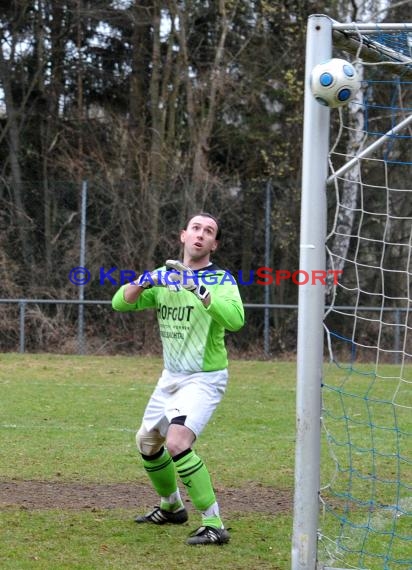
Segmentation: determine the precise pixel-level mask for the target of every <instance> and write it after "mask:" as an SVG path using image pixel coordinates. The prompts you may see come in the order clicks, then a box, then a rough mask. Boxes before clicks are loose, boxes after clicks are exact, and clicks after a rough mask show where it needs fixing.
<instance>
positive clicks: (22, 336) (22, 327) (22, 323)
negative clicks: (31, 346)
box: [19, 301, 26, 353]
mask: <svg viewBox="0 0 412 570" xmlns="http://www.w3.org/2000/svg"><path fill="white" fill-rule="evenodd" d="M25 313H26V301H19V352H20V353H23V352H24V349H25V342H26V338H25V332H26V331H25Z"/></svg>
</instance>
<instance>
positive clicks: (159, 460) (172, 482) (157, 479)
mask: <svg viewBox="0 0 412 570" xmlns="http://www.w3.org/2000/svg"><path fill="white" fill-rule="evenodd" d="M142 457H143V466H144V468H145V470H146V471H147V474H148V475H149V478H150V480H151V482H152V485H153V487H154V488H155V490H156V491H157V493H158V494H159V495H160V497H162V500H161V503H160V506H161V508H162V509H166V510H171V511H172V510H176V509H177V508H179V506H181V505H183V503H182V501H177V502H175V503H174V504H169V503H168V502H167V501H166V500H165V499H164V497H169V496H170V495H172V494H174V493H176V491H177V481H176V470H175V466H174V464H173V460H172V458H171V456H170V453H169V452H168V451H167V450H166V449H163V451H161V453H160V455H159V454H156V455H155V456H154V457H153V458H152V459H151V458H150V457H149V456H147V455H143V456H142Z"/></svg>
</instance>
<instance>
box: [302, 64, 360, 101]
mask: <svg viewBox="0 0 412 570" xmlns="http://www.w3.org/2000/svg"><path fill="white" fill-rule="evenodd" d="M360 86H361V82H360V80H359V76H358V73H357V71H356V69H355V68H354V67H353V65H352V64H351V63H349V61H346V60H345V59H339V58H333V59H328V60H327V61H324V62H323V63H319V64H318V65H316V66H315V67H314V68H313V70H312V73H311V75H310V88H311V91H312V93H313V96H314V97H315V99H316V101H318V103H320V104H321V105H325V106H326V107H332V108H335V107H342V106H343V105H347V104H348V103H349V102H350V101H352V99H354V98H355V96H356V93H357V92H358V91H359V89H360Z"/></svg>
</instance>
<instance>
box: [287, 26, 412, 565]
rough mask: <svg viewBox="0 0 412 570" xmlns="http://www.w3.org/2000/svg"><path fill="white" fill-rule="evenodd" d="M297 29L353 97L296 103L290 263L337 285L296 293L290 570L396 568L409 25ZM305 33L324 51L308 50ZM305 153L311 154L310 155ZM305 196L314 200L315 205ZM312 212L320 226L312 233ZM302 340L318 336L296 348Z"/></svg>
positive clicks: (406, 266) (403, 558) (407, 449)
mask: <svg viewBox="0 0 412 570" xmlns="http://www.w3.org/2000/svg"><path fill="white" fill-rule="evenodd" d="M310 20H311V19H310ZM311 26H312V32H311V31H310V29H309V31H308V52H309V53H307V56H308V61H307V65H308V67H309V68H310V69H311V68H312V67H313V65H315V64H316V63H318V62H319V60H320V58H323V59H327V58H328V57H331V56H332V55H333V56H334V57H342V58H344V59H348V60H350V61H351V62H352V63H353V64H355V66H356V67H357V69H358V71H359V74H360V76H361V79H362V90H361V92H360V93H359V95H358V97H357V98H356V99H355V101H353V102H352V103H351V104H350V105H349V106H347V107H344V108H341V109H340V110H338V109H335V110H332V111H329V110H325V109H322V108H321V109H317V108H316V107H315V106H313V104H312V102H311V101H310V96H311V95H310V94H306V95H305V123H306V124H305V134H304V151H303V152H304V159H303V160H304V167H303V171H304V172H303V183H302V228H301V230H302V231H301V234H302V235H301V267H302V268H303V269H305V270H308V271H310V270H313V269H322V268H326V269H331V270H334V271H335V272H336V270H339V272H340V277H339V280H338V282H337V283H334V282H332V281H331V282H329V283H328V282H327V283H326V286H325V287H323V290H322V288H321V287H319V288H318V290H317V291H309V287H307V286H305V287H303V286H302V287H301V288H300V289H302V290H301V291H300V298H299V339H300V340H299V341H298V388H297V444H296V473H295V507H294V534H293V545H292V568H293V570H303V569H305V570H309V569H310V570H313V569H315V568H317V569H337V568H338V569H342V568H345V569H349V568H351V569H369V570H378V569H379V570H383V569H385V570H401V569H402V570H406V569H411V568H412V313H411V306H412V305H411V303H412V255H411V254H412V140H411V139H412V25H411V24H409V25H408V24H406V25H390V24H385V25H381V26H379V25H372V24H364V25H362V24H359V25H358V26H356V27H355V26H354V25H350V24H349V25H348V24H346V25H343V24H337V23H336V22H333V21H332V22H331V21H329V20H328V19H325V17H324V16H316V17H312V21H311V23H310V25H309V28H310V27H311ZM319 26H320V27H321V28H322V27H323V29H324V47H319V46H318V45H317V46H316V48H313V47H310V45H309V42H310V41H311V40H310V38H309V35H310V34H311V33H312V35H313V34H314V35H315V37H316V34H317V32H319V29H320V28H319ZM325 28H326V30H325ZM320 34H321V35H323V33H322V30H320ZM312 39H313V38H312ZM329 41H330V43H329ZM342 50H344V51H342ZM310 69H309V70H310ZM312 98H313V97H312ZM316 104H317V103H316V102H315V105H316ZM318 107H320V106H319V105H318ZM309 111H310V114H311V117H310V118H308V114H307V113H308V112H309ZM313 113H314V114H315V116H314V117H313ZM325 133H327V134H325ZM319 139H320V141H319ZM308 145H309V146H308ZM310 145H311V146H315V145H317V146H319V147H320V151H319V154H318V155H316V152H318V151H313V150H311V149H310V150H308V148H310ZM325 149H327V150H326V157H324V156H323V155H322V153H324V152H325ZM318 150H319V149H318ZM313 152H315V155H313ZM305 153H306V155H305ZM325 162H326V163H327V166H326V167H325V169H324V170H323V167H322V165H323V164H324V163H325ZM313 164H316V165H317V166H313ZM319 165H320V170H321V173H318V172H316V170H317V169H319ZM309 192H310V197H309V198H308V197H306V198H305V193H306V194H309ZM315 192H320V193H321V194H324V196H323V197H322V196H321V198H320V199H319V200H318V198H316V197H315V196H314V194H315ZM315 208H318V209H319V210H320V213H319V214H318V215H319V216H320V217H321V218H322V217H323V218H324V220H322V219H320V220H319V222H318V223H316V222H315V223H316V226H317V227H316V228H313V227H311V223H310V219H311V217H312V218H313V210H314V209H315ZM305 220H307V221H305ZM312 225H313V224H312ZM321 247H322V248H323V250H324V252H323V253H316V251H315V250H317V249H318V248H319V249H320V248H321ZM316 265H317V266H316ZM335 274H336V273H335ZM312 287H313V286H312ZM305 288H306V290H305ZM319 305H320V308H319ZM314 306H315V308H314ZM319 320H320V321H321V324H320V322H319ZM322 328H323V331H322V330H321V329H322ZM313 335H317V336H319V337H321V341H320V342H319V341H317V344H316V341H310V342H311V343H312V346H311V347H310V348H308V347H307V346H306V345H307V344H308V340H307V339H308V337H312V336H313ZM313 342H315V344H313ZM309 351H312V353H310V352H309ZM313 410H314V411H313ZM318 414H319V415H318ZM317 439H319V441H320V444H319V447H318V445H317ZM309 449H310V451H309ZM318 463H319V467H318ZM309 472H310V473H309ZM306 480H308V483H309V484H308V487H309V488H305V487H306V485H305V481H306Z"/></svg>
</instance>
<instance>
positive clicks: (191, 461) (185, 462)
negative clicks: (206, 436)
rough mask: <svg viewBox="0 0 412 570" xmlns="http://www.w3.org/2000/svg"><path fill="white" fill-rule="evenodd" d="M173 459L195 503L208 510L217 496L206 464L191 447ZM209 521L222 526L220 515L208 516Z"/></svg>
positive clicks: (201, 508)
mask: <svg viewBox="0 0 412 570" xmlns="http://www.w3.org/2000/svg"><path fill="white" fill-rule="evenodd" d="M173 461H174V462H175V466H176V470H177V473H178V475H179V477H180V479H181V480H182V483H183V485H184V486H185V487H186V490H187V493H188V495H189V497H190V498H191V500H192V503H193V505H194V506H195V507H196V509H198V510H199V511H201V512H204V511H206V510H207V509H208V508H209V507H210V506H211V505H213V503H215V502H216V497H215V493H214V491H213V486H212V481H211V480H210V475H209V471H208V470H207V469H206V466H205V464H204V463H203V461H202V460H201V459H200V457H198V456H197V455H196V453H195V452H194V451H192V450H191V449H188V450H187V451H184V452H183V453H180V454H179V455H177V456H176V457H174V458H173ZM208 523H209V524H210V526H216V527H221V526H222V521H221V519H220V517H208ZM212 523H213V524H212Z"/></svg>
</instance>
